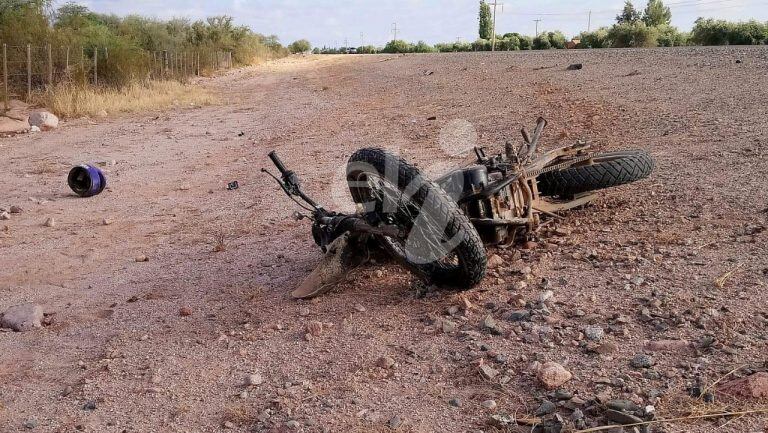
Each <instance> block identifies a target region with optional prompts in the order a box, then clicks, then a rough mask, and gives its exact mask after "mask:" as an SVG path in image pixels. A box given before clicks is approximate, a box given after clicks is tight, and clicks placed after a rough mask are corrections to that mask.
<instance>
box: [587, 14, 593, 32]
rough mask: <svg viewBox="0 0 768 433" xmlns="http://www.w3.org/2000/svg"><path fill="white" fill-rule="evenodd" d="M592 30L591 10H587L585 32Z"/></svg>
mask: <svg viewBox="0 0 768 433" xmlns="http://www.w3.org/2000/svg"><path fill="white" fill-rule="evenodd" d="M590 30H592V11H589V19H588V20H587V33H589V31H590Z"/></svg>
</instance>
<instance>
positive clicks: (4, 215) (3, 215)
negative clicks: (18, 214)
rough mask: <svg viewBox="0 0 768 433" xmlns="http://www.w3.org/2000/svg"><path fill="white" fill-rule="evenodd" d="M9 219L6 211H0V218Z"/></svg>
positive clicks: (9, 216) (9, 215)
mask: <svg viewBox="0 0 768 433" xmlns="http://www.w3.org/2000/svg"><path fill="white" fill-rule="evenodd" d="M9 219H11V214H9V213H8V212H1V213H0V220H3V221H7V220H9Z"/></svg>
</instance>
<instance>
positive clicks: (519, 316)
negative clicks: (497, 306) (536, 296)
mask: <svg viewBox="0 0 768 433" xmlns="http://www.w3.org/2000/svg"><path fill="white" fill-rule="evenodd" d="M506 316H507V319H508V320H510V321H512V322H522V321H524V320H528V319H529V318H530V317H531V312H530V311H528V310H515V311H511V312H509V313H508V314H507V315H506Z"/></svg>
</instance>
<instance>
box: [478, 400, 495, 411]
mask: <svg viewBox="0 0 768 433" xmlns="http://www.w3.org/2000/svg"><path fill="white" fill-rule="evenodd" d="M480 404H481V405H482V406H483V407H484V408H486V409H488V410H494V409H496V406H497V404H496V400H485V401H484V402H482V403H480Z"/></svg>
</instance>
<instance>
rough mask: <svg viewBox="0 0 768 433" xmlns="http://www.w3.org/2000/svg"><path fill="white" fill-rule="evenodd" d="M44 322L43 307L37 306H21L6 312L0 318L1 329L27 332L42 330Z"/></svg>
mask: <svg viewBox="0 0 768 433" xmlns="http://www.w3.org/2000/svg"><path fill="white" fill-rule="evenodd" d="M42 321H43V307H41V306H40V305H37V304H21V305H15V306H13V307H10V308H8V309H7V310H5V313H3V314H2V316H0V328H10V329H12V330H14V331H16V332H26V331H31V330H33V329H35V328H41V327H42V326H43V325H42Z"/></svg>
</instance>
